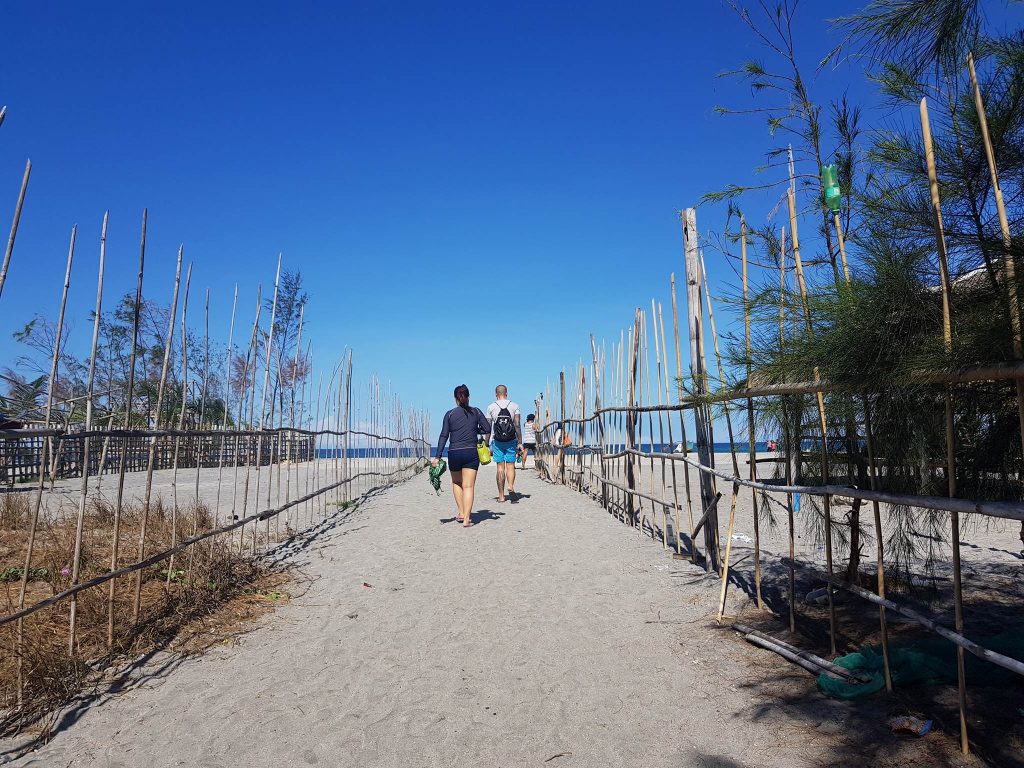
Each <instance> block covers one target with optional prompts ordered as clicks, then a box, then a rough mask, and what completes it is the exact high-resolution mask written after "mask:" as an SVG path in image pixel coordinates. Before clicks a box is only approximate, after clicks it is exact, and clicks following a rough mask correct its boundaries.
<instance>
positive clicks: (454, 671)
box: [0, 467, 855, 768]
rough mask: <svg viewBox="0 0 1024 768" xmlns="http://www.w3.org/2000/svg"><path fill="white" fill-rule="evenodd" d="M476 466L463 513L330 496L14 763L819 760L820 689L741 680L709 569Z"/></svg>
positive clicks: (582, 503) (539, 485)
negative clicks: (222, 618)
mask: <svg viewBox="0 0 1024 768" xmlns="http://www.w3.org/2000/svg"><path fill="white" fill-rule="evenodd" d="M493 473H494V470H493V468H492V467H488V468H486V469H485V470H484V471H482V472H481V477H480V483H479V486H478V503H477V510H478V511H477V512H476V513H475V515H474V520H475V522H476V525H475V526H474V527H472V528H470V529H467V530H464V529H463V528H462V527H461V526H460V525H458V524H456V523H455V522H453V520H452V516H453V512H454V504H453V502H452V499H451V496H450V491H449V487H450V486H449V481H448V478H447V477H446V478H445V483H444V491H445V493H444V495H442V496H440V497H438V496H435V495H434V492H433V490H432V489H431V488H430V487H429V484H428V483H427V481H426V479H425V476H423V475H420V476H417V477H414V478H413V479H412V480H410V481H409V482H406V483H404V484H402V485H399V486H398V487H395V488H393V489H391V490H388V491H385V492H382V493H380V494H378V495H376V496H374V497H373V498H371V499H369V500H368V501H367V502H366V503H365V504H363V505H361V506H359V507H357V508H355V509H354V510H353V509H351V508H350V509H348V510H344V511H342V512H340V513H338V515H337V516H336V518H335V519H334V520H333V522H331V523H330V524H328V525H326V526H322V527H321V528H320V529H318V532H317V534H316V535H314V536H312V537H307V538H306V539H304V540H301V541H298V542H296V543H295V545H294V548H293V552H292V554H291V555H290V561H291V563H292V564H293V565H294V566H295V567H296V569H297V571H298V574H299V575H298V577H297V582H296V584H295V585H294V586H293V591H294V592H295V593H297V594H296V597H295V599H293V600H292V601H291V602H290V603H288V604H287V605H285V606H283V607H282V608H281V609H280V610H279V611H278V612H277V613H276V614H273V615H272V616H271V617H270V618H268V619H266V620H265V622H264V625H263V626H261V627H260V628H258V629H257V630H256V631H254V632H252V633H250V634H247V635H244V636H242V637H241V638H239V640H238V641H237V643H235V644H234V645H233V646H231V647H224V648H220V649H218V650H215V651H212V652H210V653H208V654H206V655H204V656H202V657H198V658H191V659H187V660H184V661H180V662H179V661H178V660H174V659H172V658H170V657H161V658H157V659H154V660H153V663H152V664H150V665H149V666H148V667H146V669H145V670H143V671H142V672H141V673H139V674H136V675H135V676H133V677H132V678H130V679H127V680H123V681H121V682H119V683H118V684H117V686H115V687H117V688H120V689H123V690H121V691H120V692H118V693H116V694H112V695H106V696H101V697H100V698H99V699H98V700H94V701H91V702H89V703H88V704H87V705H83V706H80V707H77V708H73V709H72V710H70V711H69V712H68V713H66V715H65V716H64V718H63V719H62V720H61V722H60V723H59V725H58V728H57V732H56V734H55V736H54V737H53V740H52V741H51V742H50V743H49V744H47V745H45V746H42V747H40V748H39V749H38V750H37V751H35V752H33V753H30V754H28V755H25V756H23V757H21V758H19V759H17V760H15V762H14V764H16V765H21V766H30V765H31V766H97V767H98V766H108V767H113V766H143V765H145V766H205V767H207V768H214V767H216V766H275V767H277V766H295V765H298V766H302V765H322V766H361V767H366V766H423V767H427V766H474V767H486V766H508V767H509V768H511V767H512V766H640V765H643V766H651V767H657V766H719V767H726V766H811V765H829V764H831V762H832V761H831V760H830V759H829V755H830V754H834V753H832V751H831V749H832V744H833V742H834V741H835V738H836V737H835V736H833V735H832V731H830V730H828V729H827V728H826V729H824V730H822V729H821V728H820V727H819V728H818V729H817V730H815V726H818V725H820V724H821V723H823V722H833V721H834V720H830V719H829V718H830V714H829V711H830V710H829V708H830V707H835V706H838V705H834V704H833V703H830V702H827V701H824V700H823V701H822V703H821V707H820V710H821V711H820V714H815V715H813V716H812V717H811V719H810V720H809V721H808V719H807V717H806V716H805V717H804V718H803V719H802V720H799V719H797V718H794V717H793V716H792V715H791V714H790V713H789V712H788V711H787V709H786V708H783V707H776V706H770V705H769V704H768V703H767V702H768V699H763V700H761V699H759V698H758V695H757V694H756V693H754V692H752V691H751V690H750V688H749V685H750V681H749V679H748V677H747V666H748V665H749V664H750V662H751V659H752V657H751V654H750V651H749V650H748V649H747V646H746V645H745V644H743V643H742V642H738V641H732V642H719V634H720V633H723V632H724V633H725V634H728V635H729V636H730V638H731V637H732V633H729V632H727V631H724V630H720V629H714V628H712V627H711V626H710V625H711V621H712V618H713V615H714V612H715V602H716V599H717V594H718V588H717V580H715V579H711V578H709V577H707V576H706V575H705V574H704V573H703V571H701V570H698V569H696V568H694V567H693V566H691V565H690V564H689V563H688V562H685V561H679V560H673V559H672V558H670V557H668V556H667V555H666V553H665V552H663V551H662V548H661V545H660V543H654V542H652V541H651V539H650V538H648V537H645V536H641V535H639V534H638V533H637V531H636V530H631V529H629V528H627V527H625V526H623V525H621V524H620V523H619V522H617V521H616V520H615V519H613V518H612V517H611V516H609V515H608V514H606V513H605V512H604V511H603V510H602V509H601V508H600V506H599V505H597V504H596V503H595V502H593V501H592V500H590V499H588V498H586V497H585V496H583V495H581V494H578V493H576V492H574V491H573V490H571V489H568V488H561V487H555V486H551V485H548V484H545V483H543V482H541V481H540V480H538V479H537V478H536V476H535V475H534V474H533V473H521V474H520V479H519V482H518V483H517V490H518V491H519V492H520V493H521V494H523V497H522V499H521V500H520V501H519V502H518V503H516V504H510V503H505V504H498V503H497V502H496V500H495V491H494V474H493ZM741 599H743V600H746V597H745V596H742V593H741ZM761 658H762V660H763V657H761ZM770 663H771V664H773V665H775V664H777V661H776V660H775V659H774V657H773V658H772V661H771V662H770ZM172 670H173V671H172ZM815 709H816V710H817V709H818V707H817V706H815ZM808 734H810V735H808ZM8 747H9V745H8ZM7 755H8V756H10V755H11V753H10V752H7ZM2 759H3V758H2V757H0V761H2ZM846 764H849V765H853V764H855V762H846Z"/></svg>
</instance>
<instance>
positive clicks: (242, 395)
mask: <svg viewBox="0 0 1024 768" xmlns="http://www.w3.org/2000/svg"><path fill="white" fill-rule="evenodd" d="M262 312H263V286H262V285H257V286H256V316H255V317H254V318H253V321H252V332H251V333H250V334H249V346H248V347H246V350H245V364H244V366H243V368H242V380H241V382H239V384H238V419H237V422H238V427H237V429H238V431H241V429H242V420H243V418H244V417H245V400H246V390H247V389H249V361H250V359H251V360H252V379H253V384H252V388H253V389H255V388H256V383H255V382H256V354H257V349H258V347H257V345H258V344H259V327H260V315H261V313H262ZM251 403H252V398H250V406H249V427H250V428H251V427H252V404H251ZM239 441H240V437H238V436H236V437H235V478H234V489H233V491H232V495H231V515H232V517H233V518H235V517H238V501H237V494H238V462H239V457H238V449H239ZM251 449H252V446H251V445H250V450H247V451H246V452H245V485H244V486H243V488H242V517H245V512H246V510H247V509H248V508H249V472H250V467H251V466H252V456H253V452H252V450H251ZM253 546H255V542H254V544H253ZM238 547H239V551H242V550H244V549H245V526H241V527H240V528H239V529H238Z"/></svg>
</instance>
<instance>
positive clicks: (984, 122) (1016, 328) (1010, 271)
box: [967, 53, 1024, 545]
mask: <svg viewBox="0 0 1024 768" xmlns="http://www.w3.org/2000/svg"><path fill="white" fill-rule="evenodd" d="M967 68H968V70H969V71H970V75H971V88H972V89H973V90H974V106H975V107H976V108H977V110H978V125H979V128H980V129H981V130H980V133H981V140H982V142H983V143H984V145H985V159H986V160H987V161H988V173H989V178H991V180H992V192H993V195H994V196H995V200H996V213H997V214H998V215H999V231H1000V233H1001V234H1002V236H1003V249H1004V255H1003V280H1004V282H1005V283H1006V298H1007V303H1008V304H1009V308H1008V309H1009V315H1010V330H1011V332H1012V334H1013V356H1014V358H1015V359H1017V360H1024V342H1022V340H1021V319H1020V301H1019V297H1018V296H1017V269H1016V265H1015V264H1014V256H1013V240H1012V238H1011V237H1010V221H1009V219H1008V218H1007V216H1006V203H1005V202H1004V201H1003V188H1002V187H1001V186H1000V185H999V169H998V168H997V167H996V153H995V150H994V149H993V148H992V137H991V135H990V134H989V132H988V118H987V117H986V116H985V103H984V101H983V100H982V98H981V88H980V87H979V86H978V74H977V72H975V71H974V54H972V53H969V54H967ZM1015 387H1016V391H1017V420H1018V423H1019V425H1020V440H1021V450H1022V451H1024V380H1021V379H1017V380H1016V382H1015ZM1020 541H1021V544H1022V545H1024V523H1021V526H1020Z"/></svg>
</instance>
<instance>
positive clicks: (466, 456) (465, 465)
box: [448, 446, 480, 472]
mask: <svg viewBox="0 0 1024 768" xmlns="http://www.w3.org/2000/svg"><path fill="white" fill-rule="evenodd" d="M448 469H449V470H451V471H452V472H460V471H462V470H463V469H480V454H478V453H477V452H476V446H473V447H472V448H449V449H448Z"/></svg>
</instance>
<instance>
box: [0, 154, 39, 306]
mask: <svg viewBox="0 0 1024 768" xmlns="http://www.w3.org/2000/svg"><path fill="white" fill-rule="evenodd" d="M31 175H32V161H31V160H29V161H27V162H26V163H25V175H24V176H23V177H22V179H21V190H20V191H19V192H18V203H17V205H15V207H14V221H13V222H12V223H11V234H10V235H8V237H7V249H6V250H5V251H4V261H3V264H2V265H0V296H3V293H4V283H5V282H7V268H8V267H9V266H10V265H11V254H12V253H14V238H16V237H17V236H18V222H19V221H21V207H22V206H23V205H24V204H25V192H26V190H28V177H29V176H31Z"/></svg>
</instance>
